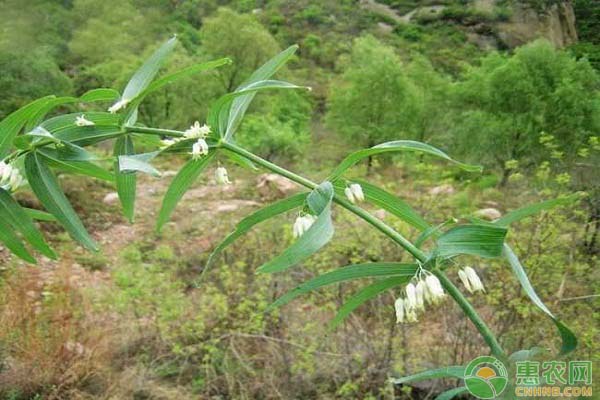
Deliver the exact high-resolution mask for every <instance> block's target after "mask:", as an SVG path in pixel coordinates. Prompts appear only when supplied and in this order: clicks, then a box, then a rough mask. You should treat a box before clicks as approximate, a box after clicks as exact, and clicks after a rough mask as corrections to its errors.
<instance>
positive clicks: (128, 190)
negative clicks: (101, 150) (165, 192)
mask: <svg viewBox="0 0 600 400" xmlns="http://www.w3.org/2000/svg"><path fill="white" fill-rule="evenodd" d="M130 154H134V148H133V140H132V139H131V136H130V135H125V136H121V137H120V138H119V139H117V141H116V142H115V156H116V157H117V160H116V161H115V182H116V184H117V193H118V194H119V199H120V200H121V206H122V207H123V215H125V218H127V219H128V220H129V222H133V218H134V214H135V194H136V188H137V176H136V175H135V172H121V167H120V165H119V156H121V155H130Z"/></svg>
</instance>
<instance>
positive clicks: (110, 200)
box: [102, 192, 119, 206]
mask: <svg viewBox="0 0 600 400" xmlns="http://www.w3.org/2000/svg"><path fill="white" fill-rule="evenodd" d="M118 201H119V194H118V193H117V192H111V193H108V194H107V195H106V196H104V199H102V202H103V203H104V204H107V205H109V206H112V205H113V204H117V203H118Z"/></svg>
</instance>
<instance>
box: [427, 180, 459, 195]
mask: <svg viewBox="0 0 600 400" xmlns="http://www.w3.org/2000/svg"><path fill="white" fill-rule="evenodd" d="M454 192H455V190H454V187H453V186H452V185H449V184H447V183H445V184H443V185H440V186H435V187H432V188H431V189H429V194H431V195H433V196H437V195H440V194H453V193H454Z"/></svg>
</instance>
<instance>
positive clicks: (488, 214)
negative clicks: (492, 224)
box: [475, 207, 502, 221]
mask: <svg viewBox="0 0 600 400" xmlns="http://www.w3.org/2000/svg"><path fill="white" fill-rule="evenodd" d="M475 215H476V216H477V217H479V218H482V219H487V220H490V221H494V220H496V219H498V218H500V217H501V216H502V213H501V212H500V211H498V210H497V209H496V208H491V207H490V208H482V209H481V210H477V211H475Z"/></svg>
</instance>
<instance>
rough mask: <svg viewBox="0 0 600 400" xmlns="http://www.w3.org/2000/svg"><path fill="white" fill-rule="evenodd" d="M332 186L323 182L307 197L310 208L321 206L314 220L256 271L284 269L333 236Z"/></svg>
mask: <svg viewBox="0 0 600 400" xmlns="http://www.w3.org/2000/svg"><path fill="white" fill-rule="evenodd" d="M332 198H333V186H332V185H331V183H330V182H327V181H325V182H323V183H322V184H321V185H319V187H318V188H317V189H315V190H313V191H312V192H311V193H310V194H309V195H308V197H307V202H308V203H309V206H310V207H311V208H312V209H317V210H318V209H319V208H321V211H320V214H319V215H318V216H317V219H316V221H315V222H314V223H313V225H312V226H311V227H310V229H308V230H307V231H306V232H304V234H303V235H302V236H300V237H299V238H298V239H296V241H295V242H294V243H293V244H292V245H291V246H290V247H288V248H287V249H285V250H284V251H283V252H282V253H281V254H280V255H279V256H277V257H275V258H274V259H273V260H271V261H269V262H267V263H266V264H264V265H262V266H261V267H260V268H259V269H258V272H262V273H272V272H280V271H284V270H286V269H288V268H290V267H292V266H294V265H296V264H298V263H299V262H301V261H303V260H305V259H306V258H308V257H310V256H311V255H313V254H314V253H316V252H317V251H319V249H321V248H322V247H323V246H325V245H326V244H327V243H328V242H329V240H331V238H332V237H333V232H334V228H333V222H332V221H331V199H332Z"/></svg>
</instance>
